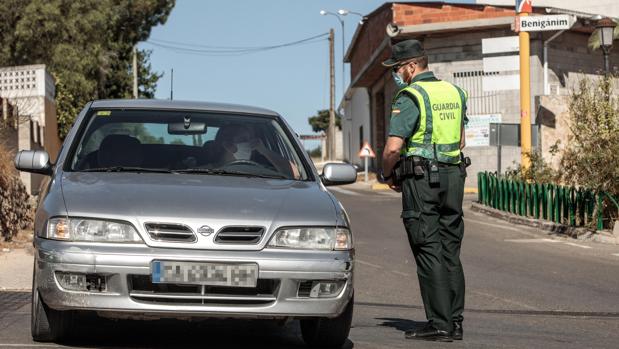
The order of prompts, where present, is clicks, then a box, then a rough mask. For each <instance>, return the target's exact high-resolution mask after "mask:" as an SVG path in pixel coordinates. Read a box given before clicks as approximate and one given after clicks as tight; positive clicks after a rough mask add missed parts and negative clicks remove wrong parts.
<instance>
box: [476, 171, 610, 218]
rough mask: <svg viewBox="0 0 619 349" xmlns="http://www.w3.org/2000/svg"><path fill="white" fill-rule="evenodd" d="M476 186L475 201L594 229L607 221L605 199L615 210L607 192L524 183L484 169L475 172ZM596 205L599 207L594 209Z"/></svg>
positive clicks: (529, 215) (511, 211) (503, 209)
mask: <svg viewBox="0 0 619 349" xmlns="http://www.w3.org/2000/svg"><path fill="white" fill-rule="evenodd" d="M477 186H478V201H479V202H480V203H482V204H484V205H486V206H490V207H492V208H495V209H497V210H501V211H505V212H510V213H513V214H516V215H519V216H524V217H531V218H535V219H544V220H548V221H552V222H555V223H559V224H565V225H568V226H572V227H578V226H590V225H592V223H593V224H594V225H595V226H596V227H597V229H598V230H602V229H604V226H605V224H604V223H605V222H607V223H608V222H609V221H610V217H605V216H604V210H603V209H602V206H603V203H604V199H605V198H606V199H608V200H609V201H610V202H612V203H613V204H614V205H615V207H616V208H617V209H619V203H617V200H615V198H614V197H613V196H612V195H609V194H607V193H597V194H596V193H594V192H593V191H591V190H585V189H583V188H575V187H567V186H562V185H556V184H548V183H527V182H523V181H517V180H510V179H507V178H505V177H500V176H496V175H495V174H494V173H488V172H479V173H478V174H477ZM596 206H597V207H598V208H600V209H598V210H596V209H595V208H596ZM594 213H595V217H594ZM607 226H608V225H607Z"/></svg>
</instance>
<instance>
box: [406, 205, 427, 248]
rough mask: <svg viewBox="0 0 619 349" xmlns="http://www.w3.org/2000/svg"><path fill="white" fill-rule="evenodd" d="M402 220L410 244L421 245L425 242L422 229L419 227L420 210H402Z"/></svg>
mask: <svg viewBox="0 0 619 349" xmlns="http://www.w3.org/2000/svg"><path fill="white" fill-rule="evenodd" d="M401 217H402V221H403V222H404V227H405V228H406V233H407V234H408V241H409V242H410V244H411V245H421V244H423V243H424V242H425V236H424V233H423V231H424V229H422V227H421V219H420V217H421V212H419V211H414V210H404V211H402V215H401Z"/></svg>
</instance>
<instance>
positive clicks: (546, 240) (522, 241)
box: [503, 239, 560, 244]
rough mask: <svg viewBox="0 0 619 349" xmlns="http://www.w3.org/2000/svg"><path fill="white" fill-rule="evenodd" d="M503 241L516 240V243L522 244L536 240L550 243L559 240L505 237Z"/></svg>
mask: <svg viewBox="0 0 619 349" xmlns="http://www.w3.org/2000/svg"><path fill="white" fill-rule="evenodd" d="M503 241H505V242H518V243H523V244H530V243H538V242H550V243H556V242H560V241H558V240H553V239H505V240H503Z"/></svg>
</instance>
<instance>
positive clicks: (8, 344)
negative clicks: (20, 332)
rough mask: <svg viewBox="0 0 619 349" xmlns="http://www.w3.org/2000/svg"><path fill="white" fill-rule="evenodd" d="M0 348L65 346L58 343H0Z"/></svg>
mask: <svg viewBox="0 0 619 349" xmlns="http://www.w3.org/2000/svg"><path fill="white" fill-rule="evenodd" d="M0 347H1V348H66V347H62V346H58V345H48V344H20V343H0Z"/></svg>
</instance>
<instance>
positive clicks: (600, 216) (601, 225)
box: [596, 192, 604, 230]
mask: <svg viewBox="0 0 619 349" xmlns="http://www.w3.org/2000/svg"><path fill="white" fill-rule="evenodd" d="M602 195H604V194H603V193H602V192H599V193H597V195H596V197H597V200H596V204H597V208H598V216H597V230H602V229H604V217H603V213H604V212H603V211H604V207H603V203H604V202H603V200H602Z"/></svg>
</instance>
